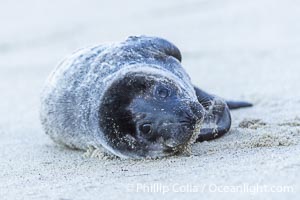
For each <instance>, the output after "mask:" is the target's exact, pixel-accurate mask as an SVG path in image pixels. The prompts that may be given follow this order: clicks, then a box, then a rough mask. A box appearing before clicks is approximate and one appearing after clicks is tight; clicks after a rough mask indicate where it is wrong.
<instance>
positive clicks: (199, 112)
mask: <svg viewBox="0 0 300 200" xmlns="http://www.w3.org/2000/svg"><path fill="white" fill-rule="evenodd" d="M191 110H192V112H193V114H194V116H195V117H196V118H197V119H202V118H203V117H204V113H205V112H204V108H203V106H202V105H201V104H200V103H199V102H192V103H191Z"/></svg>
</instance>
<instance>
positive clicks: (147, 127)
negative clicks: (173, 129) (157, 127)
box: [140, 124, 151, 134]
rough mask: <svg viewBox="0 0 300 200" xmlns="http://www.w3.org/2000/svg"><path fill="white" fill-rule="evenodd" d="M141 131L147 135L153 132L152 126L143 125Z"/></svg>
mask: <svg viewBox="0 0 300 200" xmlns="http://www.w3.org/2000/svg"><path fill="white" fill-rule="evenodd" d="M140 131H142V133H144V134H147V133H150V132H151V124H142V125H141V126H140Z"/></svg>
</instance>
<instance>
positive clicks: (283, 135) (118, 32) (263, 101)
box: [0, 0, 300, 199]
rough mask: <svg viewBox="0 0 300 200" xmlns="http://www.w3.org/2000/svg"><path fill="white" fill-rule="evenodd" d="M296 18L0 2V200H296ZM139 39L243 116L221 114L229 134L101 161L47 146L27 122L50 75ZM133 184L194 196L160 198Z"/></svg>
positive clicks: (153, 4) (246, 3)
mask: <svg viewBox="0 0 300 200" xmlns="http://www.w3.org/2000/svg"><path fill="white" fill-rule="evenodd" d="M299 17H300V2H299V1H296V0H243V1H240V0H185V1H179V0H165V1H158V0H157V1H138V0H129V1H116V0H112V1H96V0H94V1H79V0H73V1H70V0H69V1H61V0H51V1H50V0H49V1H38V0H36V1H33V0H27V1H14V0H1V1H0V25H1V26H0V28H1V31H0V97H1V98H0V199H134V198H135V199H141V198H143V199H152V198H154V197H162V198H164V199H180V198H186V199H215V198H217V197H219V198H221V199H241V198H245V199H299V195H300V194H299V193H300V173H299V171H300V113H299V111H300V92H299V83H300V81H299V78H300V23H299ZM141 34H146V35H154V36H160V37H164V38H166V39H168V40H170V41H171V42H173V43H174V44H176V45H177V46H178V47H179V48H180V49H181V51H182V55H183V66H184V67H185V68H186V70H187V71H188V73H189V74H190V76H191V78H192V80H193V82H194V83H195V84H196V85H198V86H200V87H201V88H203V89H205V90H207V91H209V92H212V93H215V94H217V95H219V96H222V97H224V98H227V99H242V100H248V101H251V102H253V103H254V104H255V106H254V107H253V108H248V109H243V110H237V111H233V112H232V118H233V126H232V129H231V131H230V132H229V133H228V134H227V135H226V136H225V137H223V138H221V139H218V140H215V141H212V142H205V143H198V144H195V145H194V146H193V152H192V155H191V156H176V157H170V158H165V159H161V160H147V161H132V160H119V159H113V160H105V159H96V158H84V157H83V156H82V154H83V152H80V151H72V150H69V149H65V148H62V147H59V146H57V145H55V144H54V143H53V142H52V141H51V140H50V139H49V138H48V136H47V135H45V134H44V133H43V131H42V129H41V125H40V122H39V115H38V106H39V93H40V91H41V88H42V86H43V83H44V81H45V79H46V77H47V75H48V74H49V73H50V71H51V70H52V69H53V68H54V67H55V66H56V65H57V63H58V62H59V61H60V60H61V59H63V58H64V57H65V56H66V55H68V54H70V53H71V52H73V51H74V50H76V49H78V48H81V47H85V46H89V45H94V44H99V43H103V42H109V41H121V40H124V39H125V38H127V36H129V35H141ZM138 184H146V186H151V185H155V184H156V185H157V186H165V187H170V188H171V189H172V187H173V186H174V184H175V185H176V184H177V185H178V186H185V185H190V186H191V185H194V186H199V185H200V186H201V185H202V186H205V187H206V188H205V191H204V192H185V193H178V192H176V191H178V190H176V188H173V192H167V193H165V194H162V192H160V191H159V190H156V191H155V192H147V191H146V190H145V192H143V191H142V190H139V191H138V192H136V190H138V188H137V187H138ZM211 185H217V186H240V185H260V186H263V185H266V186H267V187H269V188H270V187H272V186H291V187H292V188H293V190H294V191H293V192H285V193H279V192H276V193H275V192H273V193H272V192H257V193H255V192H252V193H251V192H239V193H233V192H213V191H209V189H208V186H211ZM175 187H176V186H175ZM210 189H213V188H210ZM174 190H176V191H174Z"/></svg>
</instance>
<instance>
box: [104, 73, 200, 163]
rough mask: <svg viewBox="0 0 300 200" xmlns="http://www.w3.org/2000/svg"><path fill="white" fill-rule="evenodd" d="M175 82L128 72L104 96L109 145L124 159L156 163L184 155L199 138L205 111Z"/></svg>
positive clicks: (113, 151) (106, 143)
mask: <svg viewBox="0 0 300 200" xmlns="http://www.w3.org/2000/svg"><path fill="white" fill-rule="evenodd" d="M183 90H184V88H182V86H179V85H178V84H176V82H174V81H172V80H170V79H168V78H166V77H164V76H162V75H158V74H152V75H147V76H145V73H128V74H127V75H126V76H125V77H123V78H122V79H119V80H117V81H115V82H114V83H113V84H112V85H111V86H110V87H109V89H108V90H107V91H106V93H105V94H104V95H103V96H104V99H102V101H101V102H102V103H101V106H100V112H99V115H100V117H99V118H100V123H99V124H100V127H101V129H102V132H103V134H104V136H103V137H104V138H103V139H104V144H103V145H104V146H105V147H106V148H107V149H109V150H110V151H111V152H112V153H114V154H116V155H118V156H120V157H124V158H126V157H133V158H145V157H150V158H155V157H163V156H167V155H172V154H175V153H177V152H181V151H182V150H183V149H185V148H186V147H187V146H188V145H189V144H190V143H191V142H193V139H194V137H193V136H194V135H195V134H198V133H199V128H200V123H201V122H202V120H203V115H204V108H203V107H202V106H201V104H200V103H199V102H195V101H191V100H190V99H189V98H187V96H186V94H185V93H184V92H183Z"/></svg>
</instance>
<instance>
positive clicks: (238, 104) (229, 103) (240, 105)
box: [226, 101, 253, 110]
mask: <svg viewBox="0 0 300 200" xmlns="http://www.w3.org/2000/svg"><path fill="white" fill-rule="evenodd" d="M226 103H227V106H228V108H229V109H230V110H233V109H238V108H246V107H251V106H253V104H252V103H248V102H244V101H226Z"/></svg>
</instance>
